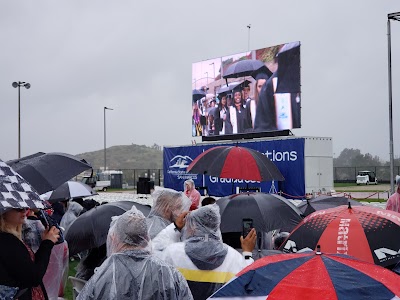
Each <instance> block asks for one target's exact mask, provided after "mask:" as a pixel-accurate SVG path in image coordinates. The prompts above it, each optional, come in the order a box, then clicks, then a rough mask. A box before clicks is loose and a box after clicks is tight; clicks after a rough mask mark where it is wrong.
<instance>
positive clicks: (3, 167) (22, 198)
mask: <svg viewBox="0 0 400 300" xmlns="http://www.w3.org/2000/svg"><path fill="white" fill-rule="evenodd" d="M10 208H44V205H43V201H42V200H41V199H40V196H39V194H38V193H37V192H36V191H35V190H34V188H33V187H32V186H30V185H29V183H28V182H27V181H25V179H23V178H22V177H21V176H20V175H19V174H17V173H16V172H15V171H14V170H13V169H12V168H11V167H10V166H8V165H7V164H6V163H5V162H3V161H2V160H0V213H1V212H4V211H5V210H7V209H10Z"/></svg>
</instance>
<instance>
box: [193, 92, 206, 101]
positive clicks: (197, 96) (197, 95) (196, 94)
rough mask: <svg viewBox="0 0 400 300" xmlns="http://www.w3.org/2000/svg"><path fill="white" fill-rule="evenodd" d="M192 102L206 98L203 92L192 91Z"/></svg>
mask: <svg viewBox="0 0 400 300" xmlns="http://www.w3.org/2000/svg"><path fill="white" fill-rule="evenodd" d="M192 96H193V102H196V101H198V100H200V99H201V98H203V97H205V96H206V92H204V91H203V90H193V91H192Z"/></svg>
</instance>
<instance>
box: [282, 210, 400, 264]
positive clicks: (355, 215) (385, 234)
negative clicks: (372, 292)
mask: <svg viewBox="0 0 400 300" xmlns="http://www.w3.org/2000/svg"><path fill="white" fill-rule="evenodd" d="M349 207H350V208H349ZM349 207H348V206H346V205H343V206H338V207H336V208H330V209H326V210H320V211H316V212H315V213H312V214H311V215H309V216H307V217H306V218H305V219H304V220H303V221H302V222H301V223H300V224H299V225H298V226H297V227H296V228H295V229H294V230H293V231H292V232H291V233H290V235H289V237H288V238H287V239H286V241H285V242H284V243H283V244H282V246H281V250H283V251H284V252H296V251H297V250H300V249H303V248H306V247H308V248H311V249H315V247H316V246H317V245H321V248H322V249H324V251H326V252H330V253H339V254H348V255H351V256H354V257H356V258H358V259H361V260H364V261H367V262H370V263H375V264H377V265H381V266H383V267H386V266H390V265H394V264H396V263H397V262H399V261H400V252H398V251H399V249H400V239H399V237H400V214H399V213H396V212H393V211H388V210H384V209H379V208H376V207H372V206H356V207H351V206H349Z"/></svg>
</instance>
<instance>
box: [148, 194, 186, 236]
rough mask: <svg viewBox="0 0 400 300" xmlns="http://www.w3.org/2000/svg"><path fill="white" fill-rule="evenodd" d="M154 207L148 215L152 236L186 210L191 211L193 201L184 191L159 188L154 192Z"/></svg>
mask: <svg viewBox="0 0 400 300" xmlns="http://www.w3.org/2000/svg"><path fill="white" fill-rule="evenodd" d="M152 197H153V207H152V208H151V211H150V213H149V215H148V216H147V226H148V228H149V233H150V238H151V239H153V238H154V237H155V236H156V235H157V234H158V233H159V232H160V231H161V230H163V229H164V228H165V227H167V226H168V225H169V224H171V223H172V222H174V221H175V220H176V218H177V217H178V216H179V215H180V214H181V213H182V212H184V211H189V208H190V205H191V204H192V201H191V200H190V199H189V198H188V197H187V196H186V195H185V194H184V193H182V192H177V191H175V190H172V189H159V190H157V191H155V192H153V194H152Z"/></svg>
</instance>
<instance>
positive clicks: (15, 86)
mask: <svg viewBox="0 0 400 300" xmlns="http://www.w3.org/2000/svg"><path fill="white" fill-rule="evenodd" d="M12 86H13V87H14V88H18V158H21V86H24V87H25V88H26V89H29V88H30V87H31V84H30V83H28V82H25V81H18V82H16V81H15V82H13V83H12Z"/></svg>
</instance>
